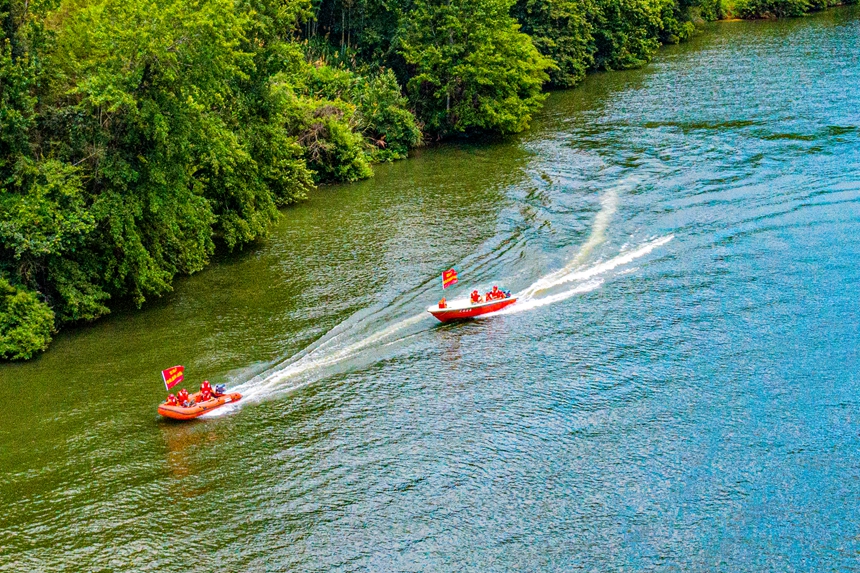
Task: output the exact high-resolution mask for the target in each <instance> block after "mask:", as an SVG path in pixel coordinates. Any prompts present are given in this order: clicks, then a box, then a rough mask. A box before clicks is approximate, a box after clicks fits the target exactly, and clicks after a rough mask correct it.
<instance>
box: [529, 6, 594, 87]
mask: <svg viewBox="0 0 860 573" xmlns="http://www.w3.org/2000/svg"><path fill="white" fill-rule="evenodd" d="M589 10H591V11H592V12H593V11H594V7H593V5H591V0H517V3H516V4H515V5H514V11H513V13H514V16H515V17H516V18H517V20H518V21H519V22H520V24H521V25H522V30H523V32H525V33H526V34H528V35H529V36H531V38H532V41H533V42H534V44H535V47H537V49H538V50H539V51H540V53H541V54H543V55H544V56H547V57H549V58H551V59H552V60H553V62H554V63H555V66H556V67H555V68H553V69H552V70H550V72H549V78H550V83H551V84H552V85H553V86H555V87H572V86H574V85H576V84H578V83H579V82H581V81H582V79H583V78H584V77H585V72H586V71H587V70H588V68H589V67H591V65H592V64H593V63H594V58H593V54H592V52H593V43H594V38H593V37H592V35H591V23H590V22H589V21H588V11H589Z"/></svg>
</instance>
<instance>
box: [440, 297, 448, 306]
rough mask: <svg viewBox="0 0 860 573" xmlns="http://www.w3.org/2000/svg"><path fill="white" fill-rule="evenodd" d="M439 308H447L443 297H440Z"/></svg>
mask: <svg viewBox="0 0 860 573" xmlns="http://www.w3.org/2000/svg"><path fill="white" fill-rule="evenodd" d="M439 308H448V303H447V302H446V301H445V297H442V300H440V301H439Z"/></svg>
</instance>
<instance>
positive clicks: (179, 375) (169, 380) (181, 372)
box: [161, 366, 185, 392]
mask: <svg viewBox="0 0 860 573" xmlns="http://www.w3.org/2000/svg"><path fill="white" fill-rule="evenodd" d="M161 377H162V378H164V385H165V386H167V391H168V392H170V389H171V388H173V387H174V386H176V385H177V384H181V383H182V381H183V380H185V366H174V367H173V368H168V369H167V370H162V371H161Z"/></svg>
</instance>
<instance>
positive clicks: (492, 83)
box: [400, 0, 552, 135]
mask: <svg viewBox="0 0 860 573" xmlns="http://www.w3.org/2000/svg"><path fill="white" fill-rule="evenodd" d="M511 6H512V2H509V1H508V0H463V1H461V2H457V3H449V2H445V1H441V0H416V1H415V3H414V6H413V10H412V11H411V12H410V14H409V22H408V23H407V24H406V26H405V29H404V32H403V37H402V44H401V49H400V53H401V54H402V55H403V57H404V58H405V60H406V62H407V63H408V64H409V65H410V66H412V69H413V70H414V74H413V75H412V77H411V79H410V80H409V83H408V89H409V94H410V100H411V101H412V103H413V105H414V106H415V109H416V111H417V112H418V116H419V117H420V118H421V119H422V120H423V121H424V122H425V124H426V127H427V128H428V129H429V131H431V132H432V133H436V134H438V135H447V134H455V133H466V132H469V131H489V132H498V133H502V134H508V133H517V132H519V131H522V130H524V129H525V128H526V127H527V126H528V123H529V121H530V120H531V116H532V114H533V113H534V112H535V111H537V110H538V109H539V108H540V106H541V104H542V102H543V100H544V97H545V96H544V94H543V93H541V86H542V85H543V84H544V82H546V81H547V80H548V79H549V76H548V75H547V73H546V72H547V70H548V69H549V68H550V67H551V66H552V63H551V61H550V60H549V59H548V58H546V57H544V56H542V55H541V54H540V53H539V52H538V51H537V49H535V47H534V45H533V44H532V42H531V39H530V38H529V37H528V36H526V35H525V34H523V33H522V32H520V31H519V25H518V24H517V23H516V21H515V20H514V19H513V18H511V17H510V16H509V13H510V10H511Z"/></svg>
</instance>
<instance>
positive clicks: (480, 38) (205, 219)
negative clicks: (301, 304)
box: [0, 0, 841, 360]
mask: <svg viewBox="0 0 860 573" xmlns="http://www.w3.org/2000/svg"><path fill="white" fill-rule="evenodd" d="M840 3H841V2H840ZM834 5H836V3H835V2H831V1H830V0H734V2H731V0H729V3H724V0H394V1H386V2H382V1H379V0H190V1H189V0H0V360H4V359H5V360H20V359H28V358H31V357H33V356H34V355H37V354H38V353H39V352H41V351H43V350H44V349H46V348H47V347H48V345H49V343H50V341H51V337H52V335H53V334H54V333H55V332H57V330H58V329H60V328H61V327H62V326H63V325H67V324H71V323H78V322H87V321H93V320H96V319H98V318H99V317H101V316H103V315H105V314H107V313H109V312H110V306H109V305H110V303H111V301H116V300H121V299H129V300H131V301H133V302H134V303H135V304H136V305H137V306H141V305H143V303H144V302H145V301H146V300H148V299H150V298H152V297H158V296H161V295H163V294H165V293H167V292H169V291H170V290H171V284H172V281H173V280H174V278H175V277H176V276H177V275H188V274H192V273H195V272H197V271H199V270H201V269H202V268H204V267H205V266H206V264H208V262H209V259H210V257H211V256H212V254H213V253H214V252H215V250H216V249H220V250H228V251H232V250H235V249H241V248H242V247H243V246H245V245H247V244H249V243H252V242H254V241H256V240H259V239H261V238H263V237H265V236H266V233H267V231H268V229H269V228H270V226H271V225H272V224H273V223H274V222H275V221H276V220H277V218H278V217H279V216H281V212H280V209H281V208H283V207H285V206H288V205H290V204H293V203H296V202H298V201H301V200H302V199H304V198H306V197H307V194H308V193H309V192H310V191H311V190H313V189H315V188H316V187H317V186H319V185H323V184H326V183H334V182H350V181H357V180H360V179H364V178H367V177H370V176H371V175H372V167H371V166H372V164H374V163H378V162H385V161H392V160H396V159H401V158H404V157H406V156H407V154H408V153H409V150H410V149H413V148H415V147H417V146H419V145H421V143H422V141H440V140H445V139H448V138H454V137H463V136H481V135H508V134H513V133H518V132H521V131H523V130H525V129H527V127H528V125H529V122H530V120H531V118H532V115H533V114H534V113H535V112H537V111H538V110H539V109H540V108H541V106H542V104H543V101H544V99H545V97H546V91H545V90H546V89H552V88H569V87H573V86H575V85H577V84H578V83H579V82H581V81H582V79H583V78H584V77H585V75H586V74H587V73H588V72H590V71H592V70H616V69H627V68H635V67H639V66H643V65H645V64H647V63H648V62H649V61H650V60H651V58H652V57H653V55H654V54H655V52H656V51H657V49H658V48H659V47H660V46H661V45H663V44H669V43H677V42H681V41H684V40H686V39H688V38H689V37H690V36H692V35H693V34H694V33H695V30H696V24H698V23H700V22H704V21H709V20H718V19H732V18H746V19H748V18H778V17H788V16H799V15H803V14H806V13H809V12H811V11H816V10H821V9H824V8H828V7H830V6H834Z"/></svg>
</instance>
